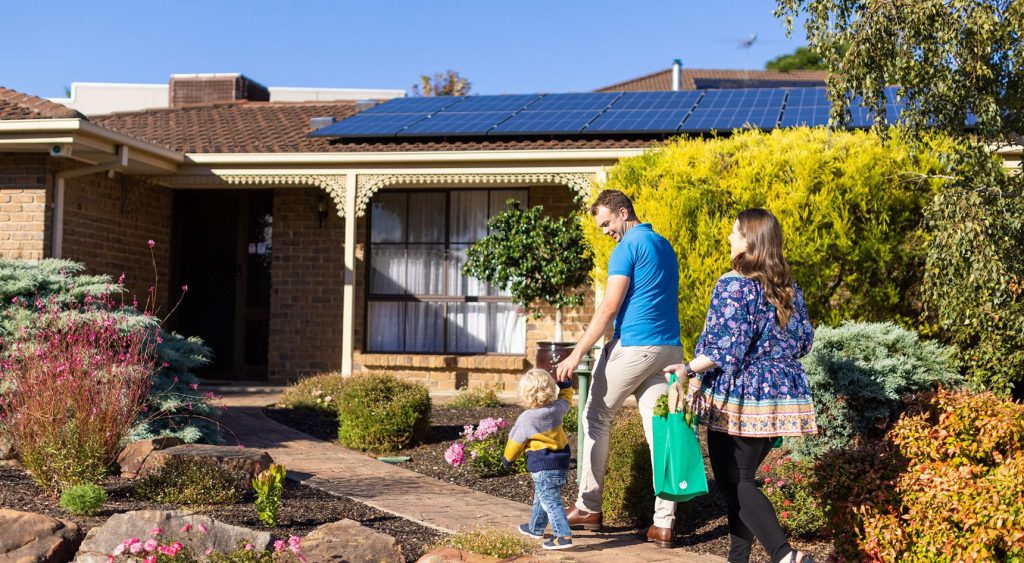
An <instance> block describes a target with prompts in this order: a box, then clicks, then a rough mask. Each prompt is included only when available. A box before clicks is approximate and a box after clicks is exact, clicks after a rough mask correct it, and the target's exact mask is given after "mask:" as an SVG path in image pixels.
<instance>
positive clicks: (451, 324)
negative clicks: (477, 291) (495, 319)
mask: <svg viewBox="0 0 1024 563" xmlns="http://www.w3.org/2000/svg"><path fill="white" fill-rule="evenodd" d="M448 351H449V352H453V353H456V354H468V353H477V354H481V353H483V352H486V351H487V304H486V303H449V304H448Z"/></svg>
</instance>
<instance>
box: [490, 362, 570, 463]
mask: <svg viewBox="0 0 1024 563" xmlns="http://www.w3.org/2000/svg"><path fill="white" fill-rule="evenodd" d="M563 385H564V387H563ZM558 386H559V387H563V388H562V390H561V391H560V392H559V393H558V399H556V400H555V401H554V402H552V403H551V404H549V405H545V406H543V407H537V408H535V409H527V410H525V411H523V413H522V414H520V415H519V418H518V419H516V423H515V424H514V425H512V430H511V431H510V432H509V436H508V444H506V445H505V454H504V460H503V461H504V463H505V465H511V464H512V462H514V461H515V460H516V459H518V458H519V456H521V455H523V453H524V452H525V453H526V468H527V469H528V470H529V471H530V473H536V472H538V471H546V470H549V469H569V458H570V457H571V455H572V453H571V452H570V450H569V438H568V437H567V436H566V435H565V429H564V428H562V419H563V418H565V413H566V412H568V411H569V402H570V401H571V400H572V382H571V381H566V382H565V383H564V384H562V383H559V385H558Z"/></svg>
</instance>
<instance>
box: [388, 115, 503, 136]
mask: <svg viewBox="0 0 1024 563" xmlns="http://www.w3.org/2000/svg"><path fill="white" fill-rule="evenodd" d="M512 115H513V113H512V112H511V111H478V112H465V113H463V112H447V111H442V112H440V113H435V114H433V115H431V116H429V117H427V118H426V119H424V120H422V121H419V122H417V123H415V124H414V125H412V126H410V127H408V128H406V129H405V130H403V131H401V132H399V133H398V136H400V137H405V136H416V135H421V136H422V135H483V134H485V133H487V132H488V131H490V130H491V129H493V128H494V126H495V125H497V124H499V123H501V122H502V121H504V120H506V119H508V118H509V117H512Z"/></svg>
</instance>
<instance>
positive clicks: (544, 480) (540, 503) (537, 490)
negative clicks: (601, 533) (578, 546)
mask: <svg viewBox="0 0 1024 563" xmlns="http://www.w3.org/2000/svg"><path fill="white" fill-rule="evenodd" d="M566 473H567V471H566V470H565V469H549V470H546V471H538V472H536V473H531V474H530V475H532V476H533V508H532V510H531V511H530V523H529V526H530V531H531V532H533V533H534V534H536V535H538V536H541V535H544V528H547V526H548V522H549V521H550V522H551V532H552V533H553V534H554V535H555V537H559V538H564V537H569V536H570V535H571V534H572V532H570V531H569V520H568V519H566V517H565V505H563V504H562V487H564V486H565V480H566Z"/></svg>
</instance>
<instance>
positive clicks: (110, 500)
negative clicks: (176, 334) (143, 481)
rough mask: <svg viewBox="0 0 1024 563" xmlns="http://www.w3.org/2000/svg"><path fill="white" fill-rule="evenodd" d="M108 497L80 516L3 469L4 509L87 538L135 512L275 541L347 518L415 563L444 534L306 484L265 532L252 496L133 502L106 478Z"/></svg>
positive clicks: (289, 495) (289, 485) (21, 474)
mask: <svg viewBox="0 0 1024 563" xmlns="http://www.w3.org/2000/svg"><path fill="white" fill-rule="evenodd" d="M101 485H102V487H103V488H104V490H106V492H107V502H106V504H104V505H103V510H102V511H100V512H99V513H98V514H96V515H94V516H76V515H74V514H70V513H68V512H67V511H65V510H64V509H62V508H61V507H60V506H59V505H58V503H57V499H55V498H53V497H52V496H51V495H49V494H47V493H46V492H45V491H43V490H42V489H40V488H39V487H38V486H37V485H36V484H35V483H34V482H33V481H32V479H31V477H30V476H29V474H28V472H26V471H25V470H23V469H21V468H20V467H10V466H8V467H0V508H8V509H11V510H20V511H24V512H35V513H38V514H45V515H47V516H51V517H53V518H60V519H62V520H68V521H71V522H74V523H75V524H76V525H78V527H79V528H81V529H82V531H83V533H85V532H88V531H89V530H90V529H92V528H94V527H96V526H100V525H102V524H103V523H104V522H106V520H107V518H109V517H110V516H111V515H113V514H116V513H120V512H128V511H131V510H178V509H184V510H193V511H195V512H199V513H202V514H205V515H207V516H209V517H211V518H214V519H216V520H219V521H221V522H225V523H228V524H233V525H236V526H244V527H246V528H251V529H255V530H264V531H269V532H270V533H271V534H272V535H273V536H274V537H275V538H282V539H287V538H288V537H289V536H292V535H295V536H300V537H302V536H304V535H306V534H308V533H309V532H311V531H312V530H313V529H315V528H317V527H318V526H321V525H323V524H329V523H331V522H337V521H338V520H342V519H345V518H348V519H351V520H355V521H357V522H359V523H361V524H362V525H363V526H366V527H368V528H371V529H373V530H376V531H378V532H382V533H385V534H388V535H390V536H393V537H394V538H395V539H396V540H397V542H398V544H399V545H400V546H401V547H402V553H403V554H404V555H405V556H406V558H407V559H408V560H409V561H415V560H416V559H418V558H419V557H420V556H421V555H423V553H425V552H426V551H429V549H430V547H429V546H430V545H432V544H435V543H438V542H440V541H441V540H442V539H443V538H444V537H445V534H443V533H441V532H439V531H437V530H434V529H432V528H427V527H425V526H421V525H419V524H416V523H414V522H410V521H408V520H405V519H402V518H399V517H397V516H394V515H392V514H388V513H386V512H381V511H380V510H377V509H375V508H371V507H369V506H366V505H365V504H362V503H359V502H356V501H353V500H350V499H347V498H343V497H337V496H334V495H331V494H329V493H326V492H323V491H320V490H319V489H314V488H312V487H308V486H306V485H302V484H299V483H295V482H292V481H287V482H286V483H285V490H284V494H283V496H282V504H281V509H280V512H279V513H278V522H279V524H278V526H277V527H275V528H267V527H266V526H264V525H263V524H262V523H261V522H260V521H259V518H258V517H257V516H256V510H255V508H254V506H253V498H252V496H251V495H250V496H248V497H246V498H244V499H242V501H240V502H238V503H234V504H221V505H214V506H203V507H195V506H188V507H182V506H178V505H167V504H157V503H152V502H145V501H140V500H136V499H133V498H131V490H132V482H131V480H129V479H122V478H120V477H108V478H107V479H106V480H105V481H104V482H103V483H101Z"/></svg>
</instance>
